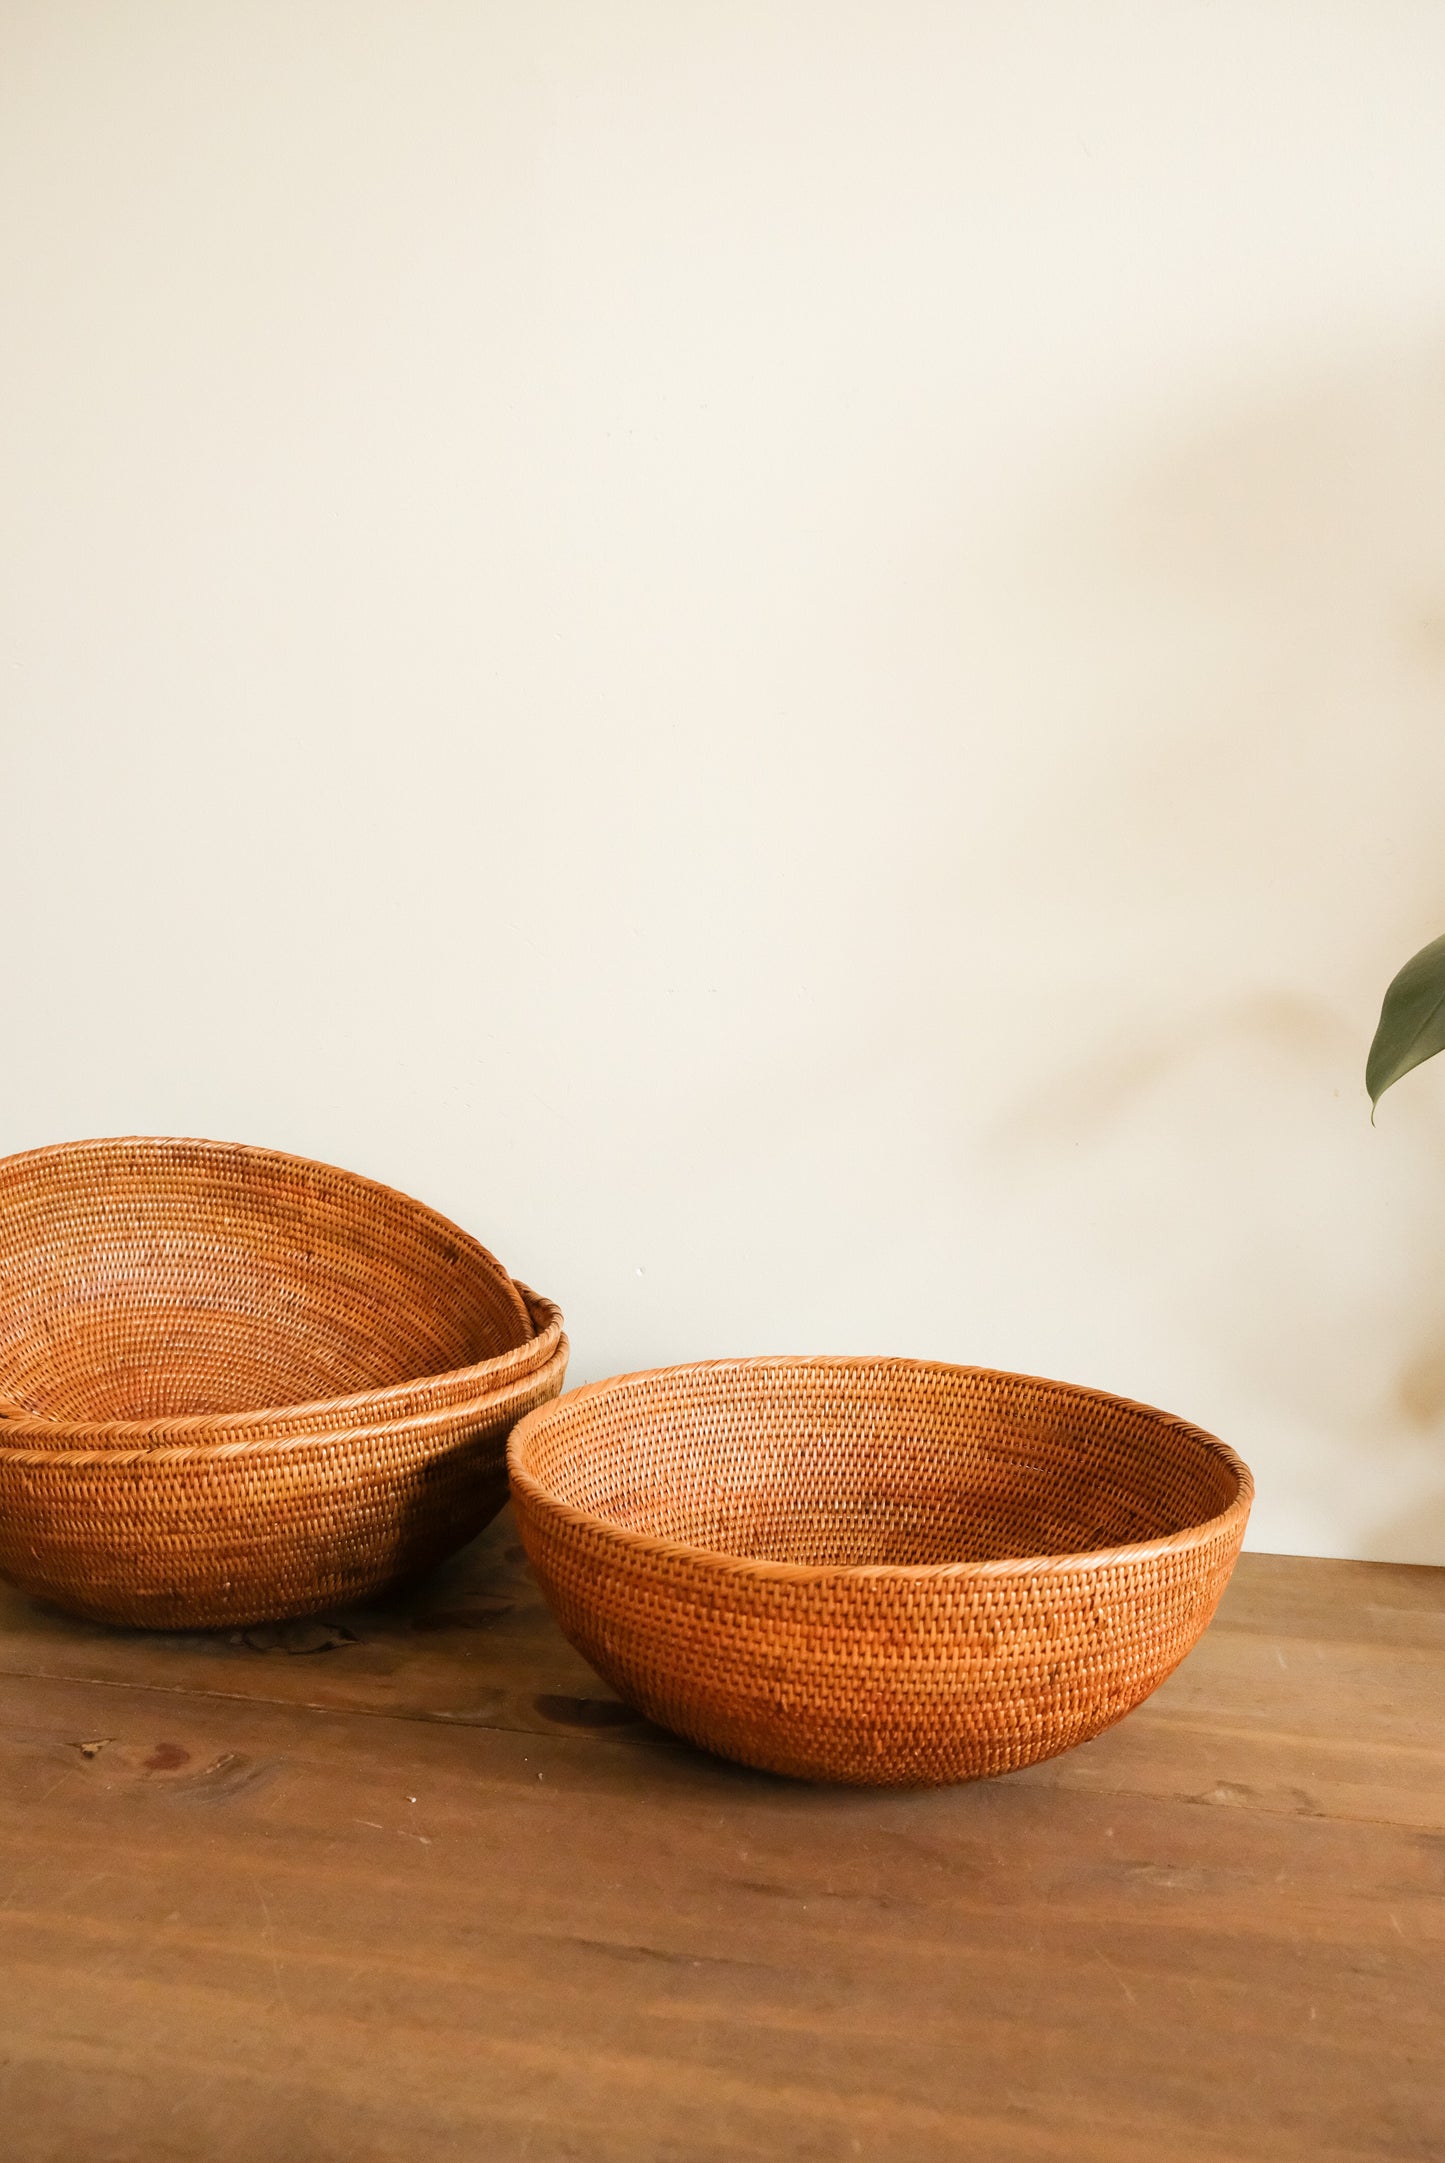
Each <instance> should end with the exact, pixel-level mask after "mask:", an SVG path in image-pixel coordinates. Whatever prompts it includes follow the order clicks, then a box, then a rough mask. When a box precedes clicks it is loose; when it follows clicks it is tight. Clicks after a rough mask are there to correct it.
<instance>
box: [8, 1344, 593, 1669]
mask: <svg viewBox="0 0 1445 2163" xmlns="http://www.w3.org/2000/svg"><path fill="white" fill-rule="evenodd" d="M567 1350H568V1347H567V1339H566V1337H565V1336H564V1337H562V1338H561V1339H560V1341H559V1343H558V1345H557V1347H556V1349H555V1351H554V1352H553V1354H552V1356H551V1358H550V1359H549V1360H547V1361H546V1362H544V1364H543V1365H542V1366H541V1367H540V1368H538V1369H537V1370H535V1371H534V1372H533V1373H531V1374H529V1375H524V1376H522V1377H521V1378H520V1379H518V1380H515V1381H513V1382H511V1383H509V1384H507V1385H506V1386H504V1387H503V1388H502V1389H499V1390H494V1391H492V1392H490V1393H489V1394H487V1395H485V1396H482V1397H479V1398H476V1399H474V1400H473V1401H472V1402H470V1403H465V1404H461V1405H454V1406H451V1407H449V1408H447V1409H446V1410H442V1411H434V1412H426V1413H417V1414H414V1415H412V1416H411V1417H410V1418H404V1419H398V1420H392V1421H390V1422H388V1423H386V1424H383V1425H379V1426H369V1427H368V1426H361V1427H349V1428H342V1429H339V1430H337V1431H334V1432H329V1433H328V1432H322V1433H315V1432H305V1431H303V1432H298V1433H293V1434H291V1435H286V1436H279V1437H277V1436H268V1437H264V1438H260V1439H257V1438H256V1437H254V1436H252V1437H250V1438H245V1439H239V1440H237V1439H232V1440H228V1441H223V1442H197V1441H194V1440H192V1441H182V1442H176V1441H170V1442H164V1443H159V1444H157V1443H150V1444H147V1445H145V1446H141V1447H133V1448H124V1447H118V1446H116V1445H115V1444H114V1443H111V1444H108V1445H107V1446H104V1447H101V1448H75V1447H71V1446H67V1447H59V1448H58V1447H56V1446H55V1444H54V1443H53V1442H51V1443H49V1444H45V1443H42V1444H40V1445H39V1446H36V1445H33V1444H32V1445H30V1446H20V1447H15V1446H10V1447H7V1446H5V1445H4V1435H5V1428H4V1427H3V1426H0V1575H3V1576H5V1577H8V1578H9V1579H10V1581H11V1582H12V1583H13V1584H15V1585H18V1586H19V1587H20V1589H21V1590H22V1591H23V1592H27V1593H30V1594H31V1595H33V1596H35V1597H38V1598H42V1599H47V1600H53V1601H54V1602H56V1603H57V1605H59V1606H62V1607H66V1608H69V1609H71V1610H72V1611H73V1612H74V1613H76V1614H81V1615H86V1616H89V1617H91V1618H92V1619H93V1620H95V1621H98V1622H112V1623H132V1624H141V1625H144V1626H147V1627H150V1628H155V1629H213V1628H219V1627H222V1626H226V1625H229V1626H231V1627H237V1626H240V1625H244V1624H248V1623H253V1622H267V1621H279V1620H284V1619H286V1618H288V1617H291V1616H297V1615H309V1614H315V1613H317V1612H318V1611H319V1610H320V1609H322V1608H326V1607H331V1606H335V1605H340V1604H342V1603H344V1602H348V1601H352V1600H361V1599H368V1598H371V1597H373V1596H375V1595H377V1594H380V1593H383V1592H386V1591H388V1590H390V1589H391V1588H392V1587H394V1586H396V1585H399V1584H402V1583H404V1582H406V1581H407V1580H408V1579H409V1578H411V1577H414V1576H416V1575H418V1574H419V1573H420V1572H421V1571H423V1570H426V1569H429V1568H430V1567H431V1566H432V1565H433V1564H434V1563H436V1562H439V1561H441V1560H442V1558H443V1557H444V1556H446V1555H448V1554H451V1553H452V1552H453V1551H454V1550H455V1549H456V1548H458V1547H460V1546H462V1545H463V1544H464V1543H465V1542H466V1541H467V1540H469V1539H471V1538H472V1537H473V1536H474V1535H475V1534H476V1533H478V1532H480V1531H481V1529H482V1527H483V1526H484V1525H486V1524H488V1523H489V1522H490V1521H491V1519H492V1518H493V1517H494V1516H495V1515H496V1513H497V1511H498V1510H499V1509H500V1508H501V1506H502V1504H503V1502H504V1501H505V1500H506V1492H507V1489H506V1455H505V1452H506V1441H507V1436H508V1435H509V1434H510V1432H511V1429H512V1426H513V1423H514V1422H515V1421H516V1420H517V1419H518V1418H520V1417H521V1416H523V1415H524V1414H525V1413H527V1412H529V1411H531V1410H532V1409H533V1408H534V1407H536V1406H538V1405H541V1404H544V1403H546V1402H547V1401H548V1400H549V1399H550V1398H552V1397H555V1396H556V1394H557V1392H558V1391H559V1390H560V1389H561V1387H562V1383H563V1380H564V1378H565V1375H566V1369H567Z"/></svg>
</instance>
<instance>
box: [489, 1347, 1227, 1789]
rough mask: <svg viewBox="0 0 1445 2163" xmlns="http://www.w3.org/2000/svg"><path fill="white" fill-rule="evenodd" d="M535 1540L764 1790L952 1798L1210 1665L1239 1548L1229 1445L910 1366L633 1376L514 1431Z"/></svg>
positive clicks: (588, 1642)
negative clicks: (798, 1780)
mask: <svg viewBox="0 0 1445 2163" xmlns="http://www.w3.org/2000/svg"><path fill="white" fill-rule="evenodd" d="M509 1459H510V1464H511V1473H512V1496H513V1502H514V1505H515V1508H516V1512H517V1521H518V1524H519V1527H520V1529H521V1533H522V1538H523V1541H524V1543H525V1546H526V1548H527V1552H528V1555H529V1556H530V1558H531V1561H532V1565H533V1568H534V1569H535V1570H536V1572H537V1575H538V1577H539V1579H540V1580H541V1583H542V1587H543V1590H544V1591H545V1592H546V1594H547V1597H548V1599H549V1601H550V1603H551V1605H552V1608H553V1610H554V1612H555V1614H556V1616H557V1618H558V1620H559V1622H560V1623H561V1626H562V1629H563V1631H564V1632H565V1633H566V1635H567V1636H568V1637H569V1638H570V1639H571V1640H572V1642H573V1643H574V1644H575V1645H576V1646H577V1647H578V1649H579V1650H580V1651H581V1652H582V1653H583V1654H584V1655H585V1657H586V1658H587V1659H589V1660H590V1661H591V1662H592V1664H593V1665H594V1666H595V1667H596V1668H598V1669H599V1670H600V1672H601V1673H602V1674H603V1675H604V1676H605V1677H606V1678H607V1679H608V1681H609V1682H611V1683H612V1684H613V1686H614V1687H615V1688H616V1689H617V1691H618V1692H619V1693H620V1694H621V1695H622V1696H623V1697H624V1698H626V1699H627V1700H628V1701H629V1702H630V1703H631V1704H633V1705H635V1706H636V1707H637V1708H638V1709H639V1711H641V1712H643V1713H646V1714H647V1715H648V1716H649V1717H650V1718H652V1719H654V1720H656V1721H658V1722H659V1723H661V1724H662V1725H663V1726H666V1727H670V1728H672V1729H674V1730H675V1731H676V1732H677V1733H679V1734H681V1735H684V1736H686V1737H687V1738H688V1739H689V1740H691V1741H693V1742H697V1743H701V1744H703V1745H704V1746H705V1747H707V1748H709V1749H712V1750H716V1751H718V1752H720V1753H721V1754H722V1755H723V1756H726V1757H734V1758H739V1759H741V1760H743V1761H744V1762H745V1763H748V1764H751V1765H757V1766H761V1767H763V1768H765V1769H767V1770H769V1771H773V1772H781V1773H790V1774H794V1775H798V1776H801V1777H803V1778H808V1779H826V1780H842V1781H851V1782H856V1783H861V1784H869V1785H874V1784H877V1785H900V1786H933V1785H941V1784H943V1783H946V1782H949V1781H954V1780H966V1779H973V1778H978V1777H980V1776H982V1775H986V1774H990V1773H998V1772H1006V1771H1010V1770H1012V1769H1014V1768H1015V1767H1017V1766H1021V1765H1026V1764H1029V1763H1031V1762H1033V1761H1034V1760H1035V1759H1038V1758H1045V1757H1052V1756H1054V1755H1055V1754H1057V1753H1058V1752H1059V1751H1062V1750H1067V1749H1069V1748H1070V1747H1071V1746H1072V1745H1073V1744H1075V1743H1079V1742H1084V1741H1086V1740H1088V1738H1089V1737H1091V1736H1093V1735H1096V1734H1097V1733H1098V1732H1099V1731H1100V1730H1101V1729H1102V1728H1105V1727H1108V1726H1110V1725H1111V1724H1112V1723H1113V1722H1114V1721H1115V1720H1118V1719H1121V1718H1122V1717H1123V1715H1124V1714H1125V1713H1127V1712H1129V1711H1130V1710H1131V1709H1132V1708H1133V1707H1134V1706H1135V1705H1137V1704H1138V1703H1139V1702H1140V1701H1141V1699H1143V1698H1144V1697H1146V1696H1147V1695H1148V1694H1149V1692H1150V1691H1151V1690H1153V1689H1154V1688H1155V1687H1156V1686H1157V1684H1159V1683H1160V1682H1162V1681H1163V1679H1164V1677H1165V1676H1166V1675H1167V1674H1168V1673H1169V1672H1170V1670H1171V1669H1172V1668H1173V1667H1175V1666H1176V1665H1177V1664H1178V1662H1179V1661H1180V1660H1181V1659H1182V1658H1183V1657H1184V1655H1185V1654H1186V1653H1187V1652H1188V1651H1189V1649H1190V1647H1191V1646H1192V1645H1193V1644H1194V1642H1195V1640H1196V1639H1197V1638H1198V1636H1199V1635H1200V1633H1201V1632H1202V1630H1203V1629H1204V1627H1205V1625H1206V1624H1207V1623H1208V1621H1209V1618H1210V1616H1211V1614H1212V1613H1213V1611H1214V1607H1215V1604H1216V1602H1217V1601H1218V1599H1219V1596H1220V1593H1221V1592H1222V1591H1223V1589H1224V1585H1225V1583H1226V1581H1227V1579H1228V1577H1229V1574H1230V1571H1231V1570H1232V1568H1233V1566H1234V1562H1235V1559H1236V1557H1237V1555H1238V1553H1239V1548H1240V1543H1241V1541H1242V1539H1243V1537H1244V1528H1245V1521H1246V1518H1247V1517H1248V1514H1249V1504H1250V1499H1251V1496H1252V1493H1253V1488H1252V1484H1251V1481H1250V1476H1249V1473H1248V1471H1247V1469H1246V1468H1245V1466H1244V1465H1243V1464H1241V1462H1240V1461H1239V1459H1238V1458H1237V1457H1236V1456H1234V1454H1233V1453H1232V1451H1230V1450H1228V1449H1227V1448H1226V1447H1225V1446H1224V1444H1223V1443H1221V1442H1218V1441H1216V1440H1215V1439H1214V1438H1213V1436H1211V1435H1207V1434H1205V1433H1203V1432H1202V1431H1201V1430H1200V1429H1198V1428H1195V1427H1189V1426H1186V1425H1185V1424H1184V1422H1183V1421H1181V1420H1177V1419H1173V1418H1171V1417H1169V1416H1168V1415H1167V1414H1165V1413H1162V1412H1155V1411H1151V1410H1150V1409H1149V1408H1148V1407H1146V1406H1143V1405H1136V1404H1131V1403H1129V1402H1127V1401H1125V1400H1124V1399H1121V1398H1114V1397H1107V1396H1103V1395H1101V1394H1099V1393H1098V1392H1096V1391H1093V1390H1086V1389H1075V1388H1071V1387H1069V1386H1067V1385H1065V1384H1062V1383H1057V1382H1043V1381H1037V1380H1034V1379H1033V1378H1031V1377H1027V1376H1021V1375H1009V1374H994V1373H990V1372H987V1371H985V1370H982V1369H978V1368H965V1367H946V1366H932V1365H924V1364H922V1363H920V1362H914V1361H908V1360H858V1359H855V1360H849V1359H759V1360H733V1361H718V1362H713V1363H710V1364H707V1365H700V1366H694V1367H683V1368H672V1369H661V1370H658V1371H656V1372H653V1373H647V1374H637V1375H626V1376H622V1377H620V1378H618V1379H616V1380H614V1381H610V1382H599V1383H596V1384H593V1385H591V1386H590V1387H587V1388H584V1389H580V1390H575V1391H573V1392H572V1393H571V1395H569V1396H568V1397H566V1398H564V1399H563V1400H562V1401H561V1402H560V1403H559V1404H556V1405H549V1406H545V1407H543V1408H541V1409H539V1410H537V1411H535V1412H533V1413H532V1414H531V1415H530V1417H529V1418H527V1419H526V1420H524V1421H522V1422H521V1423H520V1425H519V1426H518V1427H517V1429H516V1431H515V1432H514V1434H513V1436H512V1440H511V1444H510V1449H509Z"/></svg>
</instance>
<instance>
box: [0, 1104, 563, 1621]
mask: <svg viewBox="0 0 1445 2163" xmlns="http://www.w3.org/2000/svg"><path fill="white" fill-rule="evenodd" d="M566 1364H567V1340H566V1337H565V1336H564V1335H563V1332H562V1317H561V1315H560V1313H559V1312H558V1310H557V1309H556V1307H554V1306H553V1305H552V1304H551V1302H550V1301H548V1300H545V1299H542V1298H541V1297H539V1296H538V1295H537V1294H535V1293H533V1292H531V1291H529V1290H528V1289H527V1288H526V1287H525V1286H523V1285H519V1284H516V1283H514V1282H513V1280H512V1279H511V1278H510V1277H508V1275H507V1273H506V1271H505V1270H504V1269H503V1268H502V1266H501V1264H500V1263H499V1262H498V1261H496V1259H495V1258H494V1257H493V1256H492V1255H491V1254H489V1253H488V1252H487V1250H486V1249H485V1248H484V1247H481V1246H479V1245H478V1244H477V1242H476V1241H475V1240H474V1239H472V1238H470V1237H469V1236H468V1235H467V1234H466V1233H465V1232H462V1231H460V1230H459V1229H458V1228H457V1227H456V1226H455V1225H454V1224H451V1223H449V1222H448V1221H447V1220H446V1219H445V1218H444V1217H440V1216H438V1215H437V1214H436V1213H435V1212H434V1211H432V1210H430V1209H427V1208H424V1207H423V1206H422V1204H420V1203H419V1202H414V1201H411V1200H410V1199H409V1198H408V1197H406V1196H405V1195H401V1194H398V1193H396V1192H394V1191H393V1190H392V1189H391V1188H388V1187H382V1186H378V1185H376V1184H375V1183H374V1182H373V1181H371V1180H367V1179H362V1178H359V1177H357V1176H356V1175H354V1174H352V1173H349V1172H343V1171H338V1170H337V1169H335V1168H334V1167H332V1166H330V1165H324V1164H313V1163H310V1162H308V1161H306V1160H304V1159H301V1158H297V1157H289V1156H284V1155H281V1154H279V1153H277V1152H275V1151H271V1150H263V1149H250V1148H245V1147H242V1146H240V1145H238V1144H232V1143H217V1142H200V1141H174V1140H167V1139H159V1140H157V1139H148V1138H134V1137H132V1138H128V1139H124V1140H117V1141H97V1142H78V1143H68V1144H65V1145H62V1146H61V1147H59V1148H54V1149H40V1150H34V1151H31V1152H30V1153H28V1154H27V1155H24V1156H19V1157H11V1158H8V1159H5V1160H4V1161H0V1414H3V1416H0V1574H3V1575H4V1576H5V1577H8V1578H9V1579H10V1580H11V1581H12V1582H13V1583H14V1584H16V1585H18V1586H20V1588H21V1589H22V1590H23V1591H26V1592H29V1593H32V1594H34V1595H36V1596H39V1597H42V1598H47V1599H51V1600H54V1601H56V1602H57V1603H59V1604H60V1605H62V1606H65V1607H68V1608H71V1609H73V1610H74V1611H76V1612H78V1613H81V1614H85V1615H89V1616H91V1617H93V1618H95V1619H97V1620H100V1621H105V1622H121V1623H139V1624H148V1625H151V1626H160V1627H166V1628H172V1629H175V1628H192V1629H198V1628H213V1627H217V1626H220V1625H225V1624H229V1625H233V1626H234V1625H239V1624H245V1623H252V1622H260V1621H271V1620H278V1619H283V1618H286V1617H290V1616H297V1615H304V1614H314V1613H316V1612H317V1611H318V1610H319V1609H321V1608H324V1607H328V1606H331V1605H333V1604H339V1603H341V1602H343V1601H347V1600H353V1599H361V1598H365V1597H369V1596H372V1595H375V1594H377V1593H380V1592H383V1591H386V1590H389V1589H390V1588H392V1587H393V1586H395V1585H397V1584H400V1583H403V1582H405V1581H406V1580H407V1579H408V1578H410V1577H413V1576H415V1575H417V1574H418V1573H419V1572H420V1571H422V1570H424V1569H426V1568H428V1567H429V1566H430V1565H431V1564H433V1563H435V1562H437V1561H439V1560H440V1559H441V1558H442V1557H443V1556H444V1555H446V1554H448V1553H450V1552H451V1551H452V1550H453V1549H455V1548H457V1547H459V1546H461V1545H462V1544H463V1543H464V1542H465V1541H466V1540H468V1539H470V1538H471V1537H472V1536H473V1534H474V1533H476V1532H477V1531H479V1530H480V1529H481V1527H482V1526H483V1525H484V1524H486V1523H487V1522H488V1520H489V1519H490V1518H491V1517H492V1516H494V1515H495V1513H496V1511H497V1510H498V1509H499V1508H500V1507H501V1505H502V1503H503V1501H504V1500H505V1498H506V1463H505V1449H506V1442H507V1437H508V1435H509V1433H510V1431H511V1428H512V1426H513V1424H514V1423H515V1421H516V1420H517V1419H518V1418H520V1417H521V1416H522V1415H523V1414H525V1413H527V1412H529V1411H531V1410H533V1409H534V1408H536V1407H538V1406H540V1405H542V1404H544V1403H546V1402H547V1400H548V1399H550V1398H552V1397H554V1396H556V1394H557V1392H558V1391H559V1390H560V1389H561V1387H562V1382H563V1378H564V1375H565V1372H566Z"/></svg>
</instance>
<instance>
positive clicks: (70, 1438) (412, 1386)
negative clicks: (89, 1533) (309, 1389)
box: [0, 1279, 563, 1449]
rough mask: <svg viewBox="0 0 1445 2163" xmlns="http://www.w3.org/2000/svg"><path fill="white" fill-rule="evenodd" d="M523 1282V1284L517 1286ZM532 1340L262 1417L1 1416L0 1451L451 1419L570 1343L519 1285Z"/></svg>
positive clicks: (541, 1302)
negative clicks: (473, 1362) (433, 1416)
mask: <svg viewBox="0 0 1445 2163" xmlns="http://www.w3.org/2000/svg"><path fill="white" fill-rule="evenodd" d="M513 1281H514V1283H516V1280H515V1279H514V1280H513ZM516 1289H517V1291H518V1292H519V1293H520V1295H521V1298H522V1303H523V1305H524V1306H525V1308H526V1310H527V1315H528V1319H529V1321H530V1324H531V1328H532V1331H533V1334H532V1335H531V1336H530V1337H528V1339H527V1341H526V1342H525V1344H520V1345H518V1346H517V1347H516V1349H515V1350H514V1351H511V1352H502V1353H500V1354H499V1355H498V1356H497V1358H495V1359H489V1360H483V1361H481V1362H480V1363H479V1364H478V1365H477V1366H474V1367H461V1368H457V1369H454V1370H453V1371H452V1372H451V1373H450V1374H437V1375H428V1376H427V1377H426V1378H425V1379H424V1380H423V1381H420V1382H405V1383H398V1384H397V1385H396V1386H395V1387H394V1388H392V1389H378V1390H369V1391H365V1392H363V1393H362V1394H361V1395H359V1396H353V1397H326V1398H323V1399H321V1400H320V1402H318V1403H315V1404H297V1405H282V1406H277V1407H273V1408H267V1409H265V1410H262V1411H256V1412H196V1413H191V1414H190V1415H189V1416H187V1417H185V1418H171V1419H153V1420H111V1421H78V1420H70V1421H63V1420H55V1419H36V1418H32V1417H29V1416H27V1415H19V1416H15V1417H10V1418H4V1417H0V1444H4V1445H5V1446H6V1447H8V1448H12V1449H15V1448H27V1449H137V1448H140V1447H142V1446H144V1445H146V1444H149V1443H162V1442H200V1443H205V1442H247V1441H258V1442H259V1441H265V1440H272V1441H280V1440H283V1439H284V1438H285V1437H287V1436H289V1435H299V1434H325V1433H329V1432H332V1431H334V1430H336V1429H338V1428H342V1427H377V1426H385V1425H387V1424H388V1423H389V1422H391V1421H393V1420H400V1419H410V1418H411V1417H413V1416H414V1415H415V1414H417V1413H422V1412H444V1411H446V1410H447V1409H448V1408H449V1407H451V1406H454V1405H467V1404H470V1403H471V1402H472V1401H473V1400H474V1399H476V1398H478V1397H484V1396H487V1395H489V1394H490V1393H491V1392H492V1391H494V1390H498V1389H503V1388H505V1387H506V1386H507V1385H508V1384H509V1383H511V1382H521V1381H524V1380H526V1378H527V1377H528V1376H529V1375H531V1374H534V1373H535V1372H537V1371H538V1370H539V1369H540V1368H542V1367H545V1366H546V1365H547V1363H548V1362H549V1361H550V1360H551V1359H552V1357H553V1356H554V1354H555V1353H556V1350H557V1347H558V1345H559V1344H560V1343H562V1342H563V1337H562V1310H561V1308H560V1307H559V1306H557V1305H556V1303H555V1302H554V1301H553V1300H550V1299H544V1298H543V1296H542V1294H541V1293H540V1292H534V1291H533V1290H532V1289H531V1287H530V1286H529V1285H525V1284H521V1283H516Z"/></svg>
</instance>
